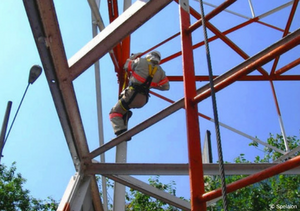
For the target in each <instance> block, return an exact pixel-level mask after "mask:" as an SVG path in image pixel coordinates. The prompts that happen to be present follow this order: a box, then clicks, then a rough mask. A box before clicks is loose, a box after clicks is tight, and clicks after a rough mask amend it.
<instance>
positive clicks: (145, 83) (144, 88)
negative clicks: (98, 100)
mask: <svg viewBox="0 0 300 211" xmlns="http://www.w3.org/2000/svg"><path fill="white" fill-rule="evenodd" d="M147 61H148V76H147V78H146V79H145V78H143V77H141V76H139V75H138V74H137V73H135V72H134V71H133V70H132V68H131V63H132V60H130V61H129V63H128V72H129V73H131V75H132V76H133V77H134V78H135V79H137V80H138V81H139V82H141V84H137V83H131V84H129V89H131V90H133V91H134V93H133V95H132V96H131V97H130V99H129V100H128V101H127V102H126V101H125V100H124V99H123V98H121V99H120V104H121V106H122V108H123V109H124V110H125V111H127V110H129V109H130V108H129V105H130V103H131V102H132V101H133V100H134V98H135V97H136V95H137V94H138V93H140V94H143V95H145V96H146V103H147V102H148V99H149V89H150V87H151V86H158V85H160V84H161V83H159V84H157V83H153V82H152V79H153V77H154V75H155V73H156V71H157V68H158V66H157V65H155V66H154V67H153V66H152V64H150V60H148V59H147ZM162 83H163V81H162Z"/></svg>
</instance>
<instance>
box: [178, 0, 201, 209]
mask: <svg viewBox="0 0 300 211" xmlns="http://www.w3.org/2000/svg"><path fill="white" fill-rule="evenodd" d="M179 13H180V31H181V45H182V63H183V78H184V95H185V108H186V109H185V110H186V124H187V141H188V156H189V176H190V188H191V210H192V211H202V210H203V211H205V210H206V204H205V202H203V201H201V198H202V195H203V194H204V180H203V165H202V155H201V146H200V130H199V119H198V107H197V103H194V100H193V99H194V97H195V96H196V80H195V71H194V60H193V49H192V37H191V34H190V33H188V32H187V29H188V27H189V26H190V14H189V1H188V0H180V1H179Z"/></svg>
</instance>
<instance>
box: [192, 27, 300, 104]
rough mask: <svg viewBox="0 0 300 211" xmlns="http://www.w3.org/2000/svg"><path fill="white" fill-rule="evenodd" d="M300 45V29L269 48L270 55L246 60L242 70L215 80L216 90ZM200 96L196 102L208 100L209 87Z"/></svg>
mask: <svg viewBox="0 0 300 211" xmlns="http://www.w3.org/2000/svg"><path fill="white" fill-rule="evenodd" d="M299 44H300V29H298V30H296V31H295V32H293V33H291V34H290V35H288V36H286V37H285V38H283V39H281V40H280V41H278V42H277V43H275V44H274V45H272V46H270V47H268V48H267V49H266V50H265V51H268V52H269V53H268V54H263V55H261V54H260V53H258V54H256V55H255V56H253V57H251V59H249V60H246V61H245V63H244V64H248V65H247V66H244V65H243V66H244V67H243V68H240V67H239V65H238V66H237V67H235V68H234V69H232V70H231V71H228V72H227V73H225V74H223V75H222V76H220V77H218V78H216V79H214V86H215V90H216V91H219V90H221V89H223V88H224V87H226V86H228V85H229V84H232V83H233V82H235V81H237V80H238V79H240V78H241V77H242V76H245V75H247V74H249V73H251V72H252V71H254V70H255V69H257V67H260V66H262V65H263V64H265V63H267V62H269V61H271V60H272V59H274V58H275V57H276V56H279V55H281V54H283V53H285V52H287V51H289V50H290V49H292V48H293V47H295V46H297V45H299ZM200 92H201V93H200V94H199V95H198V96H196V97H195V99H194V100H195V102H200V101H201V100H203V99H205V98H207V97H209V96H210V88H209V85H206V86H203V87H202V88H201V89H200Z"/></svg>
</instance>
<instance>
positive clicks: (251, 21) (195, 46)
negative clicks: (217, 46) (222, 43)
mask: <svg viewBox="0 0 300 211" xmlns="http://www.w3.org/2000/svg"><path fill="white" fill-rule="evenodd" d="M255 21H256V20H255V19H250V20H248V21H246V22H244V23H242V24H239V25H237V26H235V27H232V28H231V29H228V30H226V31H224V32H223V33H222V34H223V35H226V34H229V33H231V32H234V31H236V30H238V29H241V28H243V27H245V26H247V25H249V24H251V23H253V22H255ZM218 38H219V37H218V36H213V37H210V38H208V42H212V41H214V40H216V39H218ZM203 45H204V41H201V42H199V43H197V44H195V45H193V49H196V48H199V47H201V46H203ZM180 55H181V51H179V52H177V53H175V54H173V55H171V56H169V57H167V58H164V59H163V60H162V61H161V63H164V62H166V61H170V60H172V59H175V58H177V57H178V56H180Z"/></svg>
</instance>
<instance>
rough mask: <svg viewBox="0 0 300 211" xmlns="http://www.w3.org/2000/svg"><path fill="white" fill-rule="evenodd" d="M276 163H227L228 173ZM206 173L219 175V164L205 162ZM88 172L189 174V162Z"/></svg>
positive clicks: (102, 166) (107, 166)
mask: <svg viewBox="0 0 300 211" xmlns="http://www.w3.org/2000/svg"><path fill="white" fill-rule="evenodd" d="M275 165H276V163H239V164H237V163H230V164H229V163H226V164H224V169H225V173H226V175H250V174H254V173H257V172H260V171H262V170H265V169H267V168H270V167H272V166H275ZM203 171H204V174H205V175H218V174H219V166H218V164H216V163H204V164H203ZM85 173H86V174H102V175H108V174H110V175H111V174H117V175H188V164H187V163H175V164H174V163H172V164H170V163H93V164H91V165H89V166H87V169H86V172H85ZM284 174H300V167H297V168H295V169H292V170H289V171H286V172H284Z"/></svg>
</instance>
